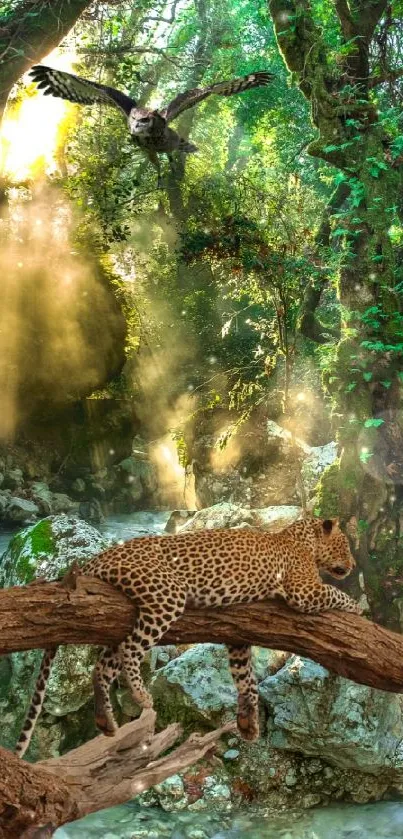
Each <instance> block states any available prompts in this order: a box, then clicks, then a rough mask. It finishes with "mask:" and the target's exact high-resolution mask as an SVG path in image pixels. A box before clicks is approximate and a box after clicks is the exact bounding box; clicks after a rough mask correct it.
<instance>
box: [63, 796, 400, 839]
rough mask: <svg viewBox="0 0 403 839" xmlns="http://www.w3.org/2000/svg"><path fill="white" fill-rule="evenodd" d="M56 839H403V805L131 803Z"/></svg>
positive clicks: (89, 818) (96, 815) (73, 826)
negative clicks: (194, 808) (213, 808)
mask: <svg viewBox="0 0 403 839" xmlns="http://www.w3.org/2000/svg"><path fill="white" fill-rule="evenodd" d="M54 835H55V839H85V837H86V838H87V839H164V837H166V839H402V837H403V804H400V803H395V802H389V801H388V802H380V803H377V804H362V805H338V806H332V807H326V808H318V809H315V810H308V811H306V812H305V813H303V814H302V815H298V814H293V813H288V814H282V815H281V816H272V815H269V814H267V813H265V811H264V809H263V808H262V809H260V810H258V809H256V808H254V809H252V808H251V809H246V810H242V811H241V812H238V813H237V814H234V813H232V814H223V813H215V812H203V813H195V812H192V813H190V812H189V811H184V812H180V813H165V812H164V811H163V810H159V809H158V808H155V807H150V808H144V807H141V806H140V805H139V804H137V803H136V802H135V801H132V802H130V803H128V804H126V805H122V806H121V807H114V808H113V809H111V810H105V811H103V812H100V813H94V814H93V815H91V816H87V818H85V819H82V820H81V821H79V822H75V823H74V824H71V825H66V826H65V827H63V828H59V830H57V831H56V833H55V834H54Z"/></svg>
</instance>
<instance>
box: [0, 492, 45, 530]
mask: <svg viewBox="0 0 403 839" xmlns="http://www.w3.org/2000/svg"><path fill="white" fill-rule="evenodd" d="M5 514H6V517H7V519H8V520H9V521H11V522H16V523H17V522H27V521H32V519H35V518H36V517H37V516H38V515H39V507H38V505H37V504H35V503H34V502H33V501H27V500H26V499H25V498H17V497H16V496H12V497H11V498H10V499H9V502H8V504H7V507H6V509H5Z"/></svg>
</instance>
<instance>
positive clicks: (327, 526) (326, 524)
mask: <svg viewBox="0 0 403 839" xmlns="http://www.w3.org/2000/svg"><path fill="white" fill-rule="evenodd" d="M322 527H323V530H324V531H325V533H327V534H329V533H331V532H332V530H333V519H323V522H322Z"/></svg>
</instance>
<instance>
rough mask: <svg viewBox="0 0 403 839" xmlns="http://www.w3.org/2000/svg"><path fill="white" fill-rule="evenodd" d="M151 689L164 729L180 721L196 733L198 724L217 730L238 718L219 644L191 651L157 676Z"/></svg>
mask: <svg viewBox="0 0 403 839" xmlns="http://www.w3.org/2000/svg"><path fill="white" fill-rule="evenodd" d="M150 689H151V692H152V695H153V697H154V705H155V708H156V710H157V714H158V719H159V721H160V724H161V725H162V724H164V725H166V724H167V723H168V722H174V721H175V722H177V721H178V720H180V721H181V723H182V725H183V726H184V728H189V729H190V730H194V729H195V728H196V727H197V723H199V724H200V723H201V722H204V723H206V722H209V723H210V725H211V727H213V726H214V727H215V726H218V725H221V724H222V723H223V722H224V721H225V720H227V719H231V718H233V717H234V715H235V709H236V706H237V695H236V690H235V687H234V684H233V682H232V677H231V674H230V670H229V666H228V656H227V651H226V648H225V647H224V646H222V645H220V644H195V645H194V646H192V647H190V648H189V649H188V650H186V651H185V652H184V653H182V655H180V656H178V657H177V658H175V659H173V660H172V661H170V662H168V664H166V665H165V667H161V668H160V670H158V671H157V672H156V674H155V675H154V676H153V678H152V680H151V683H150ZM167 696H169V702H167Z"/></svg>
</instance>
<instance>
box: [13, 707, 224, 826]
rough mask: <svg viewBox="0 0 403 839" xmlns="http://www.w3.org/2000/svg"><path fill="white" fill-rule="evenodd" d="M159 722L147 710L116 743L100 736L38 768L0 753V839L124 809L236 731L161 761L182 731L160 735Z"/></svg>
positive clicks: (191, 742) (192, 743)
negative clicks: (100, 811)
mask: <svg viewBox="0 0 403 839" xmlns="http://www.w3.org/2000/svg"><path fill="white" fill-rule="evenodd" d="M155 717H156V715H155V712H154V711H151V710H148V711H145V712H143V714H142V715H141V717H139V718H138V719H137V720H134V722H131V723H128V724H127V725H123V726H122V727H121V728H120V729H119V730H118V731H117V732H116V735H115V736H114V737H113V738H109V737H104V736H103V735H102V734H101V735H100V736H99V737H95V738H94V739H93V740H91V741H90V742H89V743H85V745H84V746H80V747H79V748H78V749H74V750H73V751H71V752H68V754H66V755H63V756H62V757H59V758H54V759H51V760H44V761H40V762H39V763H37V764H35V765H34V766H32V765H30V764H29V763H26V762H25V761H22V760H20V759H19V758H17V757H15V755H13V754H11V752H8V751H6V749H1V748H0V760H1V766H2V773H1V777H0V836H1V839H15V837H16V836H19V837H20V838H21V839H28V837H29V836H30V835H32V834H31V830H30V826H31V825H34V826H35V828H37V827H38V825H47V826H48V829H49V832H48V833H47V834H46V835H51V832H53V829H55V828H56V827H58V826H60V825H62V824H65V823H66V822H68V821H75V820H76V819H80V818H83V816H86V815H88V814H89V813H94V812H96V811H98V810H103V809H105V808H106V807H114V806H116V805H117V804H122V803H124V802H125V801H128V800H129V799H130V798H133V796H135V795H137V794H138V793H139V792H143V791H144V790H145V789H148V788H149V787H151V786H154V785H155V784H159V783H161V781H163V780H165V778H169V777H170V775H173V774H175V773H176V772H180V771H181V770H182V769H185V768H186V767H187V766H190V765H191V764H193V763H196V761H198V760H200V759H201V758H203V757H205V756H206V755H207V754H208V753H211V751H212V750H213V749H214V747H215V745H216V743H217V741H218V740H219V738H220V737H221V736H222V734H224V733H226V732H228V731H232V730H234V728H235V724H234V723H229V724H227V725H225V726H223V727H222V728H220V729H217V730H216V731H211V732H209V733H208V734H206V735H205V736H204V737H200V736H197V735H193V736H191V737H189V738H188V740H186V741H185V742H184V743H182V744H181V745H180V746H178V747H177V748H176V749H174V750H173V751H171V752H170V753H169V755H166V756H165V757H160V755H161V754H163V753H164V752H166V751H167V749H170V748H171V747H172V746H173V744H174V743H175V742H176V741H177V740H178V738H179V737H180V736H181V734H182V728H181V726H180V725H178V724H176V723H175V724H172V725H169V726H168V727H167V728H165V729H164V731H161V732H159V733H158V734H155V733H154V725H155ZM25 831H26V832H25Z"/></svg>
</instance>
